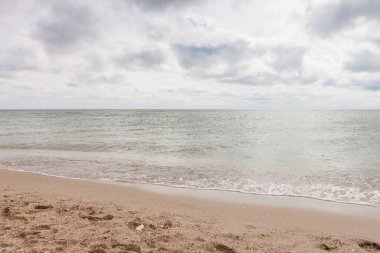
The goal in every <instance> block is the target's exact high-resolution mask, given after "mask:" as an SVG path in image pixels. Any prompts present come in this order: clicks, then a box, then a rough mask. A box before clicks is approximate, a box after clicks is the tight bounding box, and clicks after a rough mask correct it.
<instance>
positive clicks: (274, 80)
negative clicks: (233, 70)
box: [221, 73, 281, 86]
mask: <svg viewBox="0 0 380 253" xmlns="http://www.w3.org/2000/svg"><path fill="white" fill-rule="evenodd" d="M221 81H222V82H224V83H235V84H245V85H253V86H268V85H275V84H278V82H279V81H281V77H280V76H279V75H273V74H270V73H257V74H254V75H243V76H238V77H233V78H224V79H222V80H221Z"/></svg>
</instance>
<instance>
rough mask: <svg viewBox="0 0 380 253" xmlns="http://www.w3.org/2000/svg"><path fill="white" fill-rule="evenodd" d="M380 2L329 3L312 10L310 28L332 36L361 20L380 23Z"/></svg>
mask: <svg viewBox="0 0 380 253" xmlns="http://www.w3.org/2000/svg"><path fill="white" fill-rule="evenodd" d="M379 13H380V1H376V0H360V1H357V0H339V1H333V2H331V1H327V3H325V4H322V5H319V6H317V7H315V8H314V9H313V10H312V15H311V17H310V20H309V27H310V28H311V29H312V30H313V31H315V32H317V33H319V34H321V35H331V34H333V33H335V32H339V31H341V30H343V29H345V28H348V27H350V26H351V27H352V25H353V24H354V22H355V21H357V20H358V19H359V18H365V19H368V20H376V21H377V22H378V21H380V15H379Z"/></svg>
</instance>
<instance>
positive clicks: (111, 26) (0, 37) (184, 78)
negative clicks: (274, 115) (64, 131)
mask: <svg viewBox="0 0 380 253" xmlns="http://www.w3.org/2000/svg"><path fill="white" fill-rule="evenodd" d="M379 13H380V1H378V0H342V1H337V0H287V1H285V0H277V1H276V0H271V1H264V0H251V1H250V0H230V1H227V0H218V1H211V0H209V1H208V0H113V1H104V0H99V1H97V0H88V1H81V0H75V1H59V0H57V1H47V0H46V1H42V0H41V1H37V0H36V1H30V0H20V1H17V0H1V1H0V108H2V109H6V108H244V109H248V108H249V109H255V108H295V109H299V108H302V109H307V108H357V109H366V108H368V109H374V108H378V109H380V14H379Z"/></svg>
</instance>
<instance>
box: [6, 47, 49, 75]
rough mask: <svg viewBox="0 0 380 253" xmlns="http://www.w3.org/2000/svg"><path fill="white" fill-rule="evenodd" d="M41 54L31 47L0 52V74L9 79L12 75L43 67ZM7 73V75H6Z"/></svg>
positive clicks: (12, 48)
mask: <svg viewBox="0 0 380 253" xmlns="http://www.w3.org/2000/svg"><path fill="white" fill-rule="evenodd" d="M43 58H44V56H43V54H42V53H41V52H39V51H38V50H36V49H35V48H33V47H27V46H22V45H20V46H18V45H15V46H13V47H8V48H2V49H1V50H0V74H1V75H2V76H8V77H10V76H11V75H9V74H12V73H16V72H21V71H32V70H37V69H39V68H40V67H41V66H42V65H43ZM6 73H8V74H6Z"/></svg>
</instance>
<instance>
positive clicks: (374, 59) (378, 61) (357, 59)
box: [345, 50, 380, 73]
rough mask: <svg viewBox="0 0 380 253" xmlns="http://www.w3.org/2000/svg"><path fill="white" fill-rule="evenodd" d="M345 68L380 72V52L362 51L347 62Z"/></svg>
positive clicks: (353, 70) (355, 70)
mask: <svg viewBox="0 0 380 253" xmlns="http://www.w3.org/2000/svg"><path fill="white" fill-rule="evenodd" d="M345 68H346V69H347V70H349V71H352V72H372V73H374V72H380V54H377V53H375V52H373V51H369V50H364V51H361V52H359V53H357V54H355V55H354V56H353V57H352V59H351V60H350V61H349V62H347V63H346V64H345Z"/></svg>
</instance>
